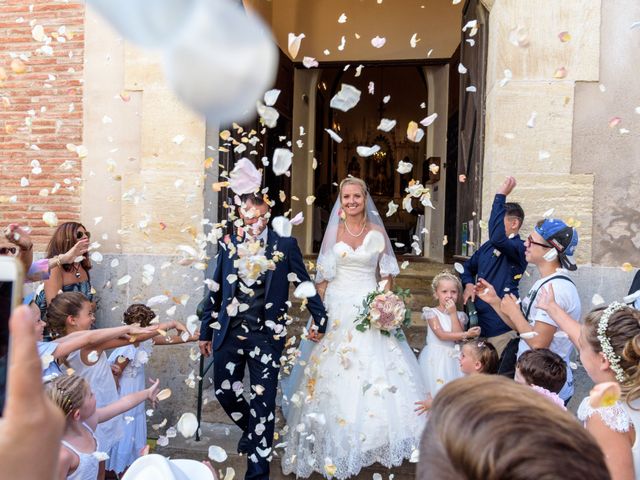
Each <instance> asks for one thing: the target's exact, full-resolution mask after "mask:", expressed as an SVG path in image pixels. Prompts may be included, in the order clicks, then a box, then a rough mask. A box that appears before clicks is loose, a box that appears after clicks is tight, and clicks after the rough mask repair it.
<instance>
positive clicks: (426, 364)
mask: <svg viewBox="0 0 640 480" xmlns="http://www.w3.org/2000/svg"><path fill="white" fill-rule="evenodd" d="M431 286H432V288H433V292H434V296H435V298H436V300H437V301H438V306H437V307H435V308H429V307H424V308H423V309H422V312H423V313H422V318H424V319H425V320H426V321H427V323H428V324H429V329H428V332H427V345H426V347H425V348H423V349H422V352H420V358H419V362H420V367H421V368H422V373H423V375H424V379H425V385H426V387H427V391H428V392H429V394H430V395H431V396H432V397H435V395H436V393H438V391H439V390H440V389H441V388H442V387H443V386H444V385H445V384H446V383H447V382H450V381H451V380H455V379H456V378H460V377H461V376H462V372H461V371H460V366H459V363H458V358H459V355H460V352H459V351H458V350H457V349H456V342H460V341H462V340H467V339H468V338H474V337H477V336H478V335H480V327H473V328H470V329H469V330H468V331H465V330H464V325H465V324H466V323H467V321H468V320H467V316H466V314H465V313H464V312H457V311H456V303H457V302H458V300H459V299H460V293H461V292H462V285H461V284H460V280H459V279H458V277H457V276H456V275H454V274H453V273H452V272H450V271H447V270H445V271H443V272H441V273H439V274H438V275H436V276H435V278H434V279H433V282H432V283H431Z"/></svg>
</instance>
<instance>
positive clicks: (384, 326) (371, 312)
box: [355, 289, 411, 340]
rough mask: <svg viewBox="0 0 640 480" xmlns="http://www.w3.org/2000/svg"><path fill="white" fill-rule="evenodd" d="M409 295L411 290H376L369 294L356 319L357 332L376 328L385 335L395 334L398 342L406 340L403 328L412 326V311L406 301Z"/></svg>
mask: <svg viewBox="0 0 640 480" xmlns="http://www.w3.org/2000/svg"><path fill="white" fill-rule="evenodd" d="M409 295H410V292H409V290H402V289H397V290H396V291H395V292H390V291H389V292H381V291H380V290H375V291H373V292H371V293H369V294H368V295H367V296H366V297H365V298H364V300H363V302H362V309H361V310H360V314H359V315H358V316H357V317H356V320H355V323H357V325H356V330H358V331H360V332H364V331H366V330H369V329H371V328H375V329H377V330H380V333H382V334H383V335H386V336H390V335H391V334H392V333H393V335H394V336H395V337H396V338H397V339H398V340H405V336H404V333H402V327H408V326H409V325H410V324H411V310H409V309H408V308H407V306H406V305H405V302H404V299H405V298H407V297H408V296H409Z"/></svg>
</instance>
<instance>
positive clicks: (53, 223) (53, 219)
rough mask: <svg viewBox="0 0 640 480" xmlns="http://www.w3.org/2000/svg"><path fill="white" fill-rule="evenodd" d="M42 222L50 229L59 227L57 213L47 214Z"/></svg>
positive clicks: (43, 216)
mask: <svg viewBox="0 0 640 480" xmlns="http://www.w3.org/2000/svg"><path fill="white" fill-rule="evenodd" d="M42 220H43V221H44V223H46V224H47V225H48V226H50V227H57V226H58V216H57V215H56V214H55V212H45V213H44V214H43V215H42Z"/></svg>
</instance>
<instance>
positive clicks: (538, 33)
mask: <svg viewBox="0 0 640 480" xmlns="http://www.w3.org/2000/svg"><path fill="white" fill-rule="evenodd" d="M600 21H601V16H600V0H589V1H585V0H569V1H564V2H549V1H546V0H529V1H527V2H522V1H519V0H495V1H494V2H493V6H492V7H491V13H490V16H489V51H488V68H487V98H486V135H485V160H484V179H483V203H482V206H483V208H482V216H483V218H484V219H485V220H487V219H488V216H489V213H490V208H491V203H492V199H493V195H494V193H495V191H496V189H497V187H498V186H499V184H500V183H501V182H502V181H503V179H504V177H505V176H506V175H515V176H516V177H517V179H518V182H519V186H518V187H517V190H516V191H515V192H514V194H513V196H512V198H513V200H514V201H519V202H521V203H522V205H523V207H524V209H525V212H526V216H527V221H526V222H525V228H524V231H525V233H528V232H529V231H530V230H531V228H532V225H533V223H534V222H535V221H536V220H538V219H540V218H541V217H542V215H543V213H544V212H545V211H547V210H548V209H550V208H555V216H558V217H561V218H563V219H565V220H568V219H569V218H573V219H574V220H575V221H576V222H578V223H579V224H580V227H579V228H578V231H579V234H580V238H581V242H580V246H579V248H578V251H577V257H578V261H579V262H581V263H589V262H591V260H592V254H591V252H592V225H593V203H594V202H593V195H594V185H593V181H594V177H593V171H580V172H578V171H577V170H575V169H573V168H572V165H573V164H574V162H575V160H574V159H575V152H574V150H573V147H572V138H573V130H574V107H575V92H576V88H575V85H576V82H577V81H593V80H597V78H598V72H599V67H600V65H599V61H598V59H599V55H600V49H599V46H600ZM517 27H523V29H525V32H527V35H528V44H527V45H524V46H517V45H514V44H512V43H511V42H510V41H509V33H510V31H511V30H513V29H515V28H517ZM562 31H568V32H569V33H570V34H571V40H570V41H569V42H565V43H563V42H561V41H560V39H559V37H558V34H559V33H560V32H562ZM561 67H564V68H565V69H566V71H567V75H566V77H565V78H554V74H555V72H556V70H557V69H559V68H561ZM507 69H509V70H511V72H512V75H513V77H512V79H511V80H510V81H509V82H507V83H506V84H501V80H502V78H503V77H504V76H505V75H504V71H505V70H507ZM533 112H535V113H536V118H535V122H534V124H533V125H532V126H531V127H528V126H527V122H528V121H529V119H530V118H531V116H532V114H533ZM484 233H485V234H486V232H484ZM484 238H486V235H484Z"/></svg>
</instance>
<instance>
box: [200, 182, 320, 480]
mask: <svg viewBox="0 0 640 480" xmlns="http://www.w3.org/2000/svg"><path fill="white" fill-rule="evenodd" d="M240 199H241V201H242V205H241V207H240V209H239V210H240V218H241V219H242V220H243V223H244V229H243V230H244V232H245V233H244V234H243V235H239V236H233V237H232V238H231V239H226V240H225V243H224V244H223V243H222V242H221V243H220V248H219V249H218V255H217V259H216V268H215V272H214V275H213V281H214V282H215V283H214V288H213V290H212V291H211V292H210V297H209V301H207V302H206V305H205V308H204V311H203V314H202V318H201V321H202V326H201V328H200V351H201V353H202V354H203V355H205V356H209V355H211V353H212V352H213V379H214V387H215V394H216V398H217V399H218V401H219V402H220V405H222V408H224V410H225V412H226V413H227V415H229V416H230V417H231V419H232V420H233V421H234V422H235V423H236V424H237V425H238V426H239V427H240V428H241V429H242V431H243V434H242V438H241V439H240V442H239V443H238V453H245V454H247V456H248V462H247V464H248V465H247V473H246V476H245V479H268V478H269V461H270V458H271V453H272V452H271V445H272V442H273V430H274V422H275V408H276V392H277V386H278V372H279V369H280V355H281V354H282V350H283V348H284V343H285V337H286V328H284V327H285V322H286V313H287V308H288V306H287V300H288V297H289V278H291V277H294V275H290V274H295V276H296V277H297V278H296V279H295V280H294V282H295V283H296V284H298V283H300V282H305V281H309V274H308V273H307V270H306V269H305V266H304V263H303V261H302V253H301V252H300V248H299V247H298V243H297V242H296V240H295V238H291V237H289V238H287V237H280V236H279V235H278V234H276V233H275V232H274V231H272V230H269V229H268V228H267V221H268V218H269V212H270V209H269V204H268V203H267V202H266V201H265V200H264V199H263V198H262V197H261V196H257V195H254V194H247V195H243V196H241V197H240ZM265 257H266V258H265ZM269 260H273V261H274V264H272V265H270V267H271V269H267V270H266V271H263V272H262V273H260V271H261V270H262V268H261V267H263V266H264V265H265V264H266V263H268V261H269ZM308 307H309V310H310V312H311V315H312V316H313V320H314V323H315V325H314V328H312V329H311V331H310V334H309V339H310V340H313V341H318V340H320V338H321V337H322V335H323V333H324V331H325V330H326V318H327V314H326V311H325V309H324V306H323V304H322V300H321V299H320V296H319V295H318V294H316V295H315V296H313V297H309V298H308ZM245 367H249V379H250V382H251V389H250V392H248V394H249V400H248V401H247V399H246V397H245V395H243V392H242V379H243V377H244V373H245Z"/></svg>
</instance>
